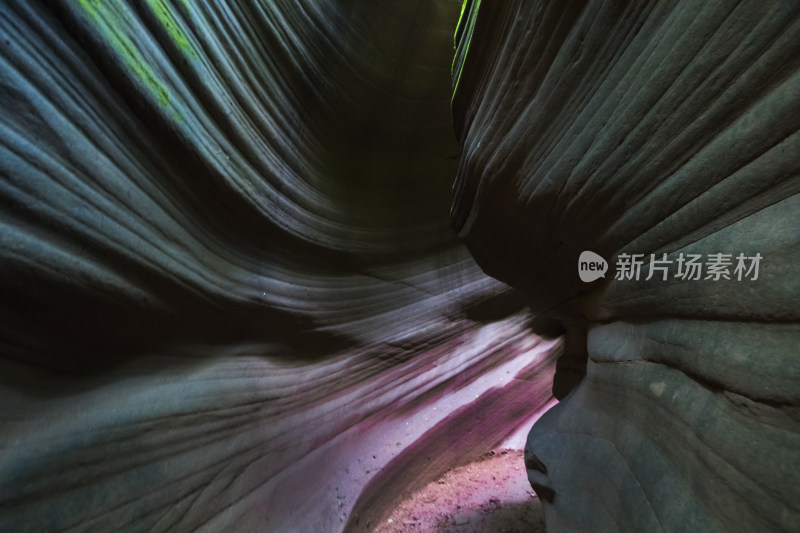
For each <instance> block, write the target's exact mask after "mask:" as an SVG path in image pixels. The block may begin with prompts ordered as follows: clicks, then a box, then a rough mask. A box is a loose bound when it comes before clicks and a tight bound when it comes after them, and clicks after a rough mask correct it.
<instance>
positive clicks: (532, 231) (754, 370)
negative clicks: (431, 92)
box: [452, 1, 800, 532]
mask: <svg viewBox="0 0 800 533" xmlns="http://www.w3.org/2000/svg"><path fill="white" fill-rule="evenodd" d="M457 36H458V43H457V44H458V49H457V52H456V62H455V63H454V95H453V110H454V115H455V122H456V126H457V135H458V136H459V139H460V140H461V142H462V144H463V153H462V158H461V164H460V168H459V172H458V180H457V184H456V195H455V199H454V207H453V212H452V220H453V224H454V227H455V229H456V231H457V232H458V233H459V236H460V237H461V238H462V239H463V240H464V241H465V242H466V243H467V245H468V247H469V249H470V251H471V252H472V254H473V255H474V256H475V257H476V259H477V260H478V262H479V263H480V264H481V266H482V268H483V269H484V270H485V271H486V272H487V273H489V274H491V275H493V276H495V277H497V278H498V279H500V280H502V281H505V282H507V283H509V284H511V285H513V286H515V287H517V288H519V289H520V290H522V291H523V292H524V294H525V295H526V297H527V300H528V302H530V304H531V306H532V307H533V309H534V311H536V312H541V313H544V314H546V315H548V316H550V317H552V318H553V319H554V320H557V321H559V322H560V323H561V324H562V325H563V326H565V327H566V328H567V329H568V330H569V331H570V332H572V333H569V332H568V333H567V344H566V348H565V357H567V359H566V360H565V361H564V362H563V364H562V363H561V362H559V366H560V367H561V369H563V370H564V371H559V372H558V373H557V375H556V383H555V385H556V388H557V389H559V388H560V389H561V392H560V395H562V396H566V398H565V399H564V400H563V401H562V402H561V403H560V404H559V405H558V406H557V407H556V408H554V409H553V410H551V411H549V412H548V413H547V415H545V416H544V417H543V418H542V419H541V420H540V421H539V422H538V423H537V424H536V425H535V426H534V427H533V429H532V431H531V434H530V437H529V441H528V450H527V454H528V466H529V470H528V472H529V478H530V480H531V482H532V483H533V484H534V486H535V487H536V488H537V491H538V492H539V495H540V496H542V497H543V498H544V499H546V500H548V503H547V505H546V515H547V521H548V528H549V530H550V531H554V532H559V531H587V532H589V531H591V532H597V531H741V532H749V531H797V530H798V528H800V506H798V502H800V418H799V417H798V413H800V411H798V407H799V406H800V396H798V393H800V305H798V301H800V285H799V284H798V283H799V282H800V275H798V269H800V225H799V224H798V213H800V195H799V194H798V193H799V192H800V132H799V131H798V129H799V128H800V113H798V110H799V109H800V5H798V3H797V2H792V1H776V2H755V1H753V2H749V1H748V2H739V3H733V2H692V1H685V2H599V1H598V2H593V1H589V2H582V1H570V2H524V1H519V2H479V1H474V2H469V3H468V9H467V11H465V14H464V15H463V16H462V21H461V24H460V26H459V31H458V33H457ZM586 250H589V251H593V252H596V253H598V254H600V255H601V256H603V257H604V258H606V259H607V260H608V261H609V272H608V273H607V275H606V277H605V278H604V279H602V278H601V279H599V280H597V281H594V282H591V283H584V282H582V281H581V280H580V279H579V277H578V275H577V267H578V257H579V254H580V253H581V252H582V251H586ZM622 254H629V255H630V254H643V256H642V259H643V265H642V270H641V272H642V274H641V278H640V279H639V280H638V281H637V280H635V279H627V278H622V279H616V278H617V276H616V274H617V271H618V269H619V268H620V266H621V265H622V263H623V260H624V259H625V256H624V255H622ZM651 254H653V255H652V256H651ZM664 254H666V255H664ZM681 254H683V258H684V259H686V258H688V257H689V256H690V254H694V255H698V256H700V257H701V262H702V263H703V266H704V268H706V269H707V270H704V271H703V273H702V274H701V275H700V279H693V278H694V276H689V277H688V278H687V279H683V278H682V277H679V276H678V267H679V265H680V263H679V259H680V258H681ZM714 254H729V255H728V256H727V258H723V259H725V260H727V261H730V265H729V267H727V274H728V278H729V279H725V277H720V276H715V275H714V274H713V269H712V270H708V269H709V268H711V267H710V266H709V265H708V263H709V262H713V257H711V256H713V255H714ZM740 254H742V255H743V257H744V258H745V259H746V261H747V262H746V266H747V267H748V268H749V267H750V266H752V260H750V259H749V258H752V257H756V255H757V254H758V255H760V264H759V267H760V268H759V270H758V275H757V278H756V277H755V274H754V272H752V271H751V273H750V274H749V275H745V276H742V278H743V279H741V280H739V279H738V278H739V277H740V276H739V275H737V273H736V270H735V269H736V267H737V264H738V261H737V257H738V256H739V255H740ZM653 260H658V261H664V262H660V263H655V264H653V265H651V261H653ZM651 266H667V267H668V270H667V271H666V272H665V271H662V270H655V271H654V272H655V276H653V277H651V279H649V280H646V279H645V278H646V277H647V275H648V273H649V272H650V270H649V269H650V267H651ZM684 273H685V270H684ZM742 273H744V274H746V272H740V273H739V274H742ZM709 275H710V277H709ZM665 276H666V280H665V279H664V277H665ZM717 277H718V278H719V279H715V278H717ZM570 336H572V338H570ZM584 374H585V377H584V378H583V379H582V381H581V377H582V376H583V375H584ZM579 381H580V384H579V385H577V386H575V385H576V383H577V382H579ZM573 387H574V388H573ZM570 391H571V392H570ZM567 393H569V394H568V395H567Z"/></svg>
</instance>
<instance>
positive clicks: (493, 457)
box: [374, 449, 546, 533]
mask: <svg viewBox="0 0 800 533" xmlns="http://www.w3.org/2000/svg"><path fill="white" fill-rule="evenodd" d="M523 461H524V459H523V453H522V450H510V449H503V450H494V451H490V452H487V453H485V454H483V455H482V456H481V457H480V458H478V459H477V460H476V461H475V462H473V463H470V464H468V465H465V466H461V467H458V468H454V469H452V470H450V471H449V472H447V473H446V474H445V475H444V476H443V477H442V478H441V479H439V480H437V481H434V482H432V483H430V484H428V485H427V486H426V487H425V488H423V489H422V490H420V491H418V492H416V493H414V494H412V495H411V496H410V497H409V498H408V499H406V500H405V501H403V502H402V503H401V504H400V505H399V506H398V507H397V509H395V510H394V512H393V513H392V515H391V517H389V518H388V519H386V520H385V521H383V522H381V524H379V525H378V527H376V528H375V529H374V532H375V533H411V532H414V533H419V532H425V533H427V532H436V533H473V532H474V533H523V532H524V533H540V532H542V533H543V532H544V531H546V530H545V525H544V512H543V510H542V505H541V503H539V500H538V499H537V498H536V496H535V494H534V493H533V491H532V490H531V487H530V484H529V483H528V478H527V476H526V474H525V466H524V462H523Z"/></svg>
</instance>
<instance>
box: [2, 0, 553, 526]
mask: <svg viewBox="0 0 800 533" xmlns="http://www.w3.org/2000/svg"><path fill="white" fill-rule="evenodd" d="M459 8H460V6H459V5H458V4H457V3H455V2H446V1H441V2H428V1H418V2H416V1H412V2H409V1H406V0H402V1H395V2H372V1H337V2H327V1H326V2H250V1H242V2H229V1H220V2H195V1H191V0H189V1H174V2H173V1H166V0H165V1H162V0H152V1H147V2H139V1H132V2H117V1H111V2H99V1H95V0H85V1H83V0H81V1H72V0H64V1H48V2H45V1H38V0H33V1H29V0H18V1H4V2H0V272H2V275H0V356H2V357H0V450H1V451H0V530H2V531H51V530H65V529H69V530H77V531H111V530H135V531H145V530H146V531H167V530H169V531H194V530H209V531H219V530H230V531H338V530H341V529H342V528H343V527H344V526H345V523H346V522H345V521H346V519H347V518H348V517H349V515H350V514H351V511H352V510H353V509H354V508H356V502H357V500H358V499H359V498H362V501H368V502H370V508H369V509H366V508H365V507H364V505H361V507H358V508H357V509H356V510H357V511H358V512H357V513H356V516H354V518H353V524H352V525H353V527H366V526H367V525H368V523H369V522H370V521H374V520H378V519H381V518H382V517H381V515H380V509H381V508H386V507H387V506H389V505H390V504H391V501H392V498H394V497H396V496H397V495H399V492H400V491H402V490H403V489H404V488H405V487H406V485H402V484H401V483H400V481H397V482H393V480H396V479H398V478H396V476H397V475H398V474H399V473H402V474H403V475H406V476H409V475H411V474H414V473H418V474H419V479H414V478H413V477H411V478H408V477H407V478H405V479H404V480H403V481H402V482H403V483H407V484H408V486H411V485H413V484H414V483H417V482H419V481H423V482H424V481H425V476H426V475H427V476H429V477H431V476H436V475H438V474H440V473H441V471H442V470H443V469H445V468H447V467H448V466H452V464H454V463H456V462H458V461H464V460H469V459H470V457H471V456H470V455H469V454H470V453H474V452H475V451H476V450H478V453H480V452H483V451H485V449H486V448H487V447H491V446H492V445H494V444H496V443H498V442H500V441H501V440H502V439H504V438H505V437H506V436H507V435H508V434H509V433H512V432H514V431H515V429H516V428H517V427H518V426H519V425H520V424H522V423H525V421H526V420H529V419H530V417H531V416H535V414H536V411H537V409H539V408H540V407H541V406H543V405H544V404H545V403H547V402H548V401H549V399H550V393H549V390H550V387H549V382H550V379H551V378H550V375H551V374H552V364H551V362H552V357H551V355H550V354H551V350H552V349H553V348H554V346H555V345H554V344H553V343H542V342H540V340H539V339H538V338H537V337H536V336H535V335H533V334H532V333H531V332H530V330H529V327H528V319H529V316H528V312H527V311H526V310H525V308H524V301H522V300H521V299H520V298H519V297H518V296H516V297H515V296H514V295H513V293H510V292H509V289H508V288H507V287H506V286H504V285H502V284H500V283H498V282H496V281H494V280H492V279H490V278H488V277H486V276H485V275H484V274H483V273H482V272H481V271H480V270H479V269H478V268H477V267H476V266H475V265H474V262H473V261H472V259H471V258H470V257H469V254H468V253H467V252H466V250H465V249H464V248H463V246H461V245H460V244H459V243H458V242H457V240H456V239H455V238H454V236H453V235H452V231H451V230H450V228H449V222H448V209H449V200H450V195H451V185H452V180H453V176H454V174H455V172H456V168H457V165H458V158H459V146H458V143H457V142H456V140H455V138H454V136H453V132H452V121H451V118H450V112H449V97H450V76H449V74H450V66H451V61H452V44H453V43H452V38H453V37H452V36H453V30H454V27H455V24H456V22H457V19H458V13H459ZM518 375H520V376H523V377H525V376H527V378H526V379H527V381H520V380H514V379H513V378H514V377H515V376H518ZM489 389H491V390H489ZM487 390H489V392H487ZM501 392H503V394H501ZM501 399H502V401H501ZM473 410H474V411H473ZM487 412H491V413H496V414H498V416H496V417H487V416H485V413H487ZM453 413H457V416H456V417H455V418H453V417H452V416H451V415H452V414H453ZM471 413H472V414H474V413H478V414H481V416H482V417H484V418H485V420H484V422H483V423H482V425H481V431H480V432H477V431H474V428H472V426H470V425H469V424H467V422H469V421H471V420H473V417H471V416H470V414H471ZM453 420H461V421H465V423H464V425H459V424H454V423H453V422H452V421H453ZM528 423H529V422H528ZM436 435H439V438H438V439H437V438H434V436H436ZM431 441H433V442H449V443H451V444H452V446H446V447H440V448H438V449H437V452H436V454H435V455H434V456H433V460H428V461H426V460H425V458H424V457H423V456H422V454H419V453H417V451H418V450H417V449H416V448H414V446H415V443H416V444H419V443H424V442H431ZM400 467H402V469H401V468H400ZM368 484H371V486H379V487H381V492H380V493H378V496H379V498H378V500H379V501H376V498H375V497H374V496H375V495H374V494H368V493H367V494H362V493H363V490H364V487H366V486H367V485H368ZM358 509H361V511H359V510H358ZM364 509H366V510H364ZM370 513H372V514H371V515H370ZM362 518H363V519H362Z"/></svg>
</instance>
